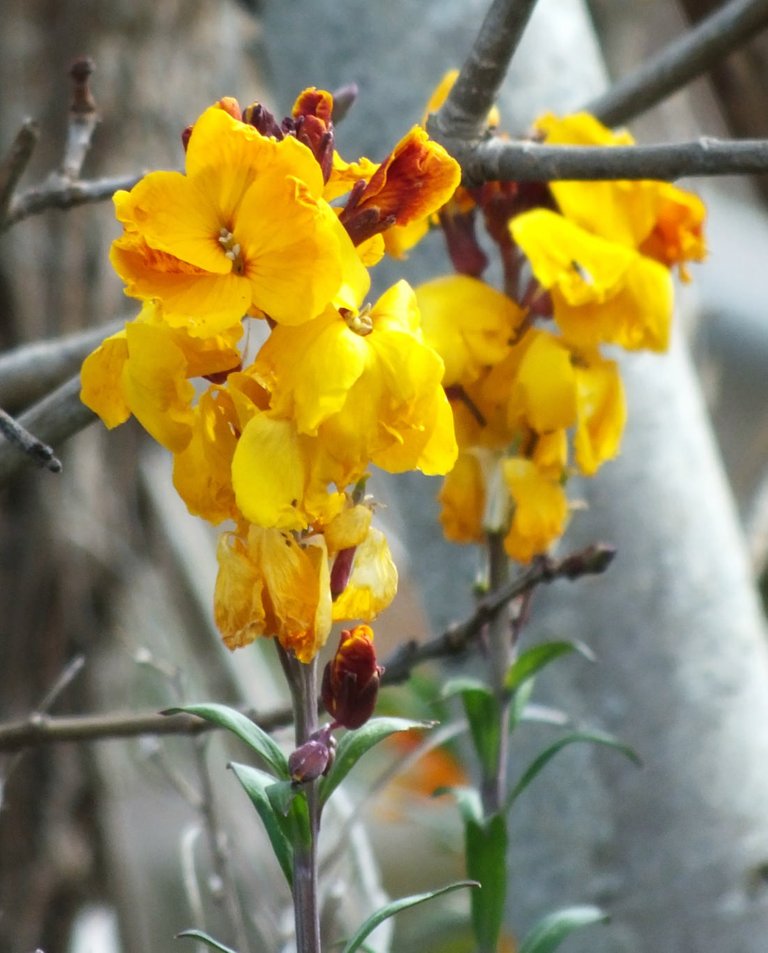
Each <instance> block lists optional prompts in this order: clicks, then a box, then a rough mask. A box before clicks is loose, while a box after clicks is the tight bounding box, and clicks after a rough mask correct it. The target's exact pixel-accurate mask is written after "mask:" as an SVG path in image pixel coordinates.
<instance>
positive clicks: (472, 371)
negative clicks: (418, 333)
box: [416, 275, 523, 387]
mask: <svg viewBox="0 0 768 953" xmlns="http://www.w3.org/2000/svg"><path fill="white" fill-rule="evenodd" d="M416 297H417V299H418V302H419V309H420V311H421V322H422V328H423V331H424V338H425V340H426V341H427V343H429V344H430V345H431V346H432V347H433V348H435V350H436V351H437V352H438V354H439V355H440V357H442V359H443V361H444V362H445V376H444V378H443V386H444V387H450V386H451V385H452V384H468V383H471V382H472V381H474V380H477V378H478V377H479V376H480V373H481V371H482V369H483V367H486V366H490V365H492V364H498V363H499V361H501V360H503V358H504V357H505V355H506V354H507V352H508V350H509V341H510V340H511V338H512V335H513V332H514V329H515V328H516V327H517V326H518V325H519V324H520V322H521V320H522V318H523V312H522V311H521V310H520V308H518V307H517V305H516V304H515V303H514V302H513V301H511V300H510V298H508V297H507V295H504V294H501V292H499V291H496V289H495V288H492V287H491V286H490V285H487V284H486V283H485V282H484V281H478V280H477V279H476V278H470V277H468V276H466V275H453V276H449V277H444V278H435V279H434V280H433V281H428V282H426V284H423V285H419V287H418V288H417V289H416Z"/></svg>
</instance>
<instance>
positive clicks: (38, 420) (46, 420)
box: [0, 375, 98, 485]
mask: <svg viewBox="0 0 768 953" xmlns="http://www.w3.org/2000/svg"><path fill="white" fill-rule="evenodd" d="M97 419H98V418H97V417H96V414H94V412H93V411H92V410H89V409H88V408H87V407H86V406H85V404H83V403H82V402H81V400H80V377H79V375H78V376H77V377H73V378H71V379H70V380H68V381H67V382H66V383H65V384H62V385H61V387H58V388H57V389H56V390H55V391H53V392H52V393H51V394H48V396H47V397H44V398H43V400H41V401H39V402H38V403H37V404H35V405H34V406H32V407H30V409H29V410H28V411H26V412H25V413H23V414H22V415H21V416H20V417H19V421H18V422H19V423H20V424H21V425H22V426H23V427H24V428H26V429H28V430H30V431H32V432H33V433H35V434H37V437H38V439H39V440H41V441H46V442H47V443H50V444H52V445H56V444H57V443H59V442H61V441H62V440H66V438H67V437H71V436H72V435H73V434H75V433H77V432H78V431H79V430H82V429H83V428H84V427H87V426H88V424H90V423H92V422H93V421H94V420H97ZM24 465H25V458H24V457H23V456H22V455H21V454H20V453H18V451H17V450H16V449H15V447H14V446H13V445H12V444H10V443H5V442H3V443H0V485H2V484H3V483H4V482H6V481H7V480H9V479H10V478H11V477H12V476H13V475H14V474H15V473H17V472H18V471H19V470H21V469H22V467H24Z"/></svg>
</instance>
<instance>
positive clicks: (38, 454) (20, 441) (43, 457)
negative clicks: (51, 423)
mask: <svg viewBox="0 0 768 953" xmlns="http://www.w3.org/2000/svg"><path fill="white" fill-rule="evenodd" d="M0 433H1V434H2V435H3V436H4V437H5V439H6V440H7V441H8V443H9V444H10V445H11V446H14V447H16V449H17V450H19V451H20V452H21V453H23V454H26V456H28V457H29V458H30V459H31V460H32V461H33V462H34V463H36V464H37V465H38V466H39V467H45V468H46V469H47V470H50V471H51V473H61V460H59V458H58V457H57V456H56V454H55V453H54V452H53V450H52V449H51V448H50V447H49V446H48V444H46V443H43V441H42V440H39V439H38V438H37V437H35V436H34V434H31V433H30V432H29V431H28V430H27V429H26V428H25V427H23V426H22V425H21V424H20V423H19V422H18V420H14V418H13V417H11V415H10V414H8V413H6V412H5V411H4V410H3V409H2V407H0Z"/></svg>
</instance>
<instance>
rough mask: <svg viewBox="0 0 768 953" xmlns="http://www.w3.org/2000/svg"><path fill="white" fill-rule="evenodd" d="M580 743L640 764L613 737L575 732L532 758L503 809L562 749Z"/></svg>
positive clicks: (627, 749) (591, 732)
mask: <svg viewBox="0 0 768 953" xmlns="http://www.w3.org/2000/svg"><path fill="white" fill-rule="evenodd" d="M581 741H585V742H588V743H590V744H595V745H605V746H606V747H608V748H615V749H616V750H617V751H620V752H621V753H622V754H624V755H626V756H627V757H628V758H629V760H630V761H632V762H634V763H635V764H636V765H638V766H639V765H640V764H641V762H640V759H639V758H638V756H637V754H636V753H635V752H634V751H633V750H632V748H630V747H629V745H626V744H624V743H623V742H622V741H619V740H618V738H614V736H613V735H609V734H606V733H605V732H602V731H577V732H574V733H573V734H570V735H565V737H563V738H558V740H557V741H555V742H553V744H551V745H550V746H549V747H548V748H545V749H544V751H542V752H541V754H540V755H539V756H538V757H537V758H534V760H533V761H532V762H531V763H530V764H529V765H528V767H527V768H526V770H525V771H524V772H523V774H522V776H521V778H520V780H519V781H518V782H517V784H516V785H515V786H514V787H513V788H512V790H511V791H510V792H509V794H508V795H507V801H506V805H505V809H506V810H509V808H510V807H511V806H512V804H513V803H514V802H515V800H516V799H517V798H518V796H519V795H520V794H521V793H522V792H523V791H524V790H525V789H526V788H527V787H528V785H529V784H530V783H531V781H533V779H534V778H535V777H536V775H538V774H539V773H540V772H541V770H542V769H543V768H544V767H545V766H546V765H547V764H549V762H550V761H551V760H552V758H554V756H555V755H556V754H557V753H558V752H559V751H562V749H563V748H566V747H567V746H568V745H572V744H574V743H576V742H581Z"/></svg>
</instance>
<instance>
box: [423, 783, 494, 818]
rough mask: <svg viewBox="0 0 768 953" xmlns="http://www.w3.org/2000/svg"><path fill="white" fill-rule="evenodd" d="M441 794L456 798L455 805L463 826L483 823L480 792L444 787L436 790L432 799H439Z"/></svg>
mask: <svg viewBox="0 0 768 953" xmlns="http://www.w3.org/2000/svg"><path fill="white" fill-rule="evenodd" d="M443 794H452V795H453V796H454V797H455V798H456V804H457V806H458V808H459V814H461V819H462V820H463V821H464V823H465V824H469V823H470V822H471V821H474V822H475V823H476V824H482V823H483V805H482V802H481V800H480V792H479V791H476V790H475V788H459V787H454V788H451V787H445V788H437V790H436V791H435V792H434V793H433V795H432V796H433V797H440V796H441V795H443Z"/></svg>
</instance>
